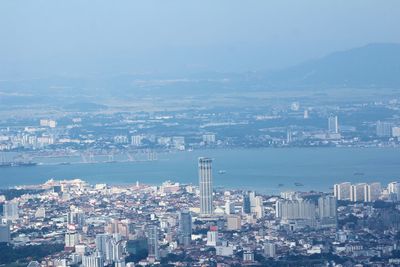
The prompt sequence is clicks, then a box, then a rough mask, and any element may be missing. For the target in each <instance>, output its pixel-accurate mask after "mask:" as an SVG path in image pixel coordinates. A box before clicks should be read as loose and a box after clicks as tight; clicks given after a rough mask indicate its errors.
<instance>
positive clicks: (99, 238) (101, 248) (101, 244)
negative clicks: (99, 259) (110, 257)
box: [95, 234, 111, 258]
mask: <svg viewBox="0 0 400 267" xmlns="http://www.w3.org/2000/svg"><path fill="white" fill-rule="evenodd" d="M110 239H111V236H110V235H108V234H97V235H96V241H95V242H96V250H97V252H99V253H100V254H101V255H102V256H103V257H104V258H105V256H106V251H107V242H109V241H110Z"/></svg>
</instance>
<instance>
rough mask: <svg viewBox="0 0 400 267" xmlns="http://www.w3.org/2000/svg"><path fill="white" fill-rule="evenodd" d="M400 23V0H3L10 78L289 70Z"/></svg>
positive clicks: (398, 32) (4, 64)
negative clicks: (300, 63)
mask: <svg viewBox="0 0 400 267" xmlns="http://www.w3.org/2000/svg"><path fill="white" fill-rule="evenodd" d="M399 25H400V1H398V0H393V1H391V0H385V1H382V0H377V1H370V0H359V1H349V0H343V1H341V0H335V1H333V0H332V1H322V0H315V1H300V0H293V1H284V0H279V1H267V0H247V1H244V0H242V1H236V0H201V1H191V0H182V1H175V0H159V1H152V0H143V1H135V0H104V1H102V0H64V1H61V0H34V1H22V0H1V1H0V77H3V78H7V77H11V76H15V75H16V76H20V75H21V76H34V75H48V74H60V73H66V74H90V73H103V72H140V73H143V72H178V73H179V72H182V73H184V72H187V71H209V70H211V71H213V70H217V71H246V70H264V69H273V68H281V67H285V66H288V65H292V64H296V63H298V62H301V61H304V60H307V59H311V58H315V57H320V56H322V55H325V54H327V53H330V52H333V51H336V50H343V49H348V48H353V47H357V46H362V45H365V44H368V43H374V42H397V43H400V26H399Z"/></svg>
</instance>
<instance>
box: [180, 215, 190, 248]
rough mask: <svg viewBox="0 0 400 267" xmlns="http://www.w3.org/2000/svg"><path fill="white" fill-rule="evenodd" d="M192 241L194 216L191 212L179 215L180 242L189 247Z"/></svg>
mask: <svg viewBox="0 0 400 267" xmlns="http://www.w3.org/2000/svg"><path fill="white" fill-rule="evenodd" d="M191 240H192V215H191V214H190V212H189V211H182V212H180V213H179V230H178V241H179V243H180V244H181V245H183V246H185V247H187V246H189V245H190V242H191Z"/></svg>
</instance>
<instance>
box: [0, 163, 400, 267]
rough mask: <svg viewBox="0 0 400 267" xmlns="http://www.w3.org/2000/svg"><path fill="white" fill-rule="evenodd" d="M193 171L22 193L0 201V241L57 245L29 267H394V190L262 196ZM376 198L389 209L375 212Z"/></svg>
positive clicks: (398, 226) (372, 187)
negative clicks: (183, 176) (180, 177)
mask: <svg viewBox="0 0 400 267" xmlns="http://www.w3.org/2000/svg"><path fill="white" fill-rule="evenodd" d="M198 172H199V185H198V186H193V185H182V184H179V183H173V182H170V181H167V182H165V183H163V184H162V185H160V186H151V185H143V184H140V183H136V184H135V185H126V186H110V185H106V184H96V185H90V184H88V183H86V182H84V181H82V180H79V179H76V180H66V181H55V180H49V181H48V182H46V183H45V184H42V185H37V186H29V187H28V186H26V187H23V189H28V188H29V189H30V190H31V191H30V193H29V194H23V195H21V196H19V197H16V198H14V199H12V200H6V199H5V197H1V196H0V200H1V201H2V202H3V216H2V223H1V225H0V242H3V243H9V244H10V245H11V246H13V247H19V248H24V247H28V246H37V245H43V244H47V245H62V248H63V249H61V250H60V251H58V252H55V253H51V254H50V255H48V256H46V257H44V258H43V259H42V260H41V261H40V262H37V263H36V262H31V263H30V264H31V266H33V265H37V266H60V267H65V266H78V265H80V266H83V267H103V266H110V265H114V266H116V267H125V266H137V265H140V266H152V265H159V264H165V263H172V264H175V265H182V266H215V265H218V266H239V265H257V264H258V265H261V264H264V265H268V264H276V265H279V264H288V263H290V262H292V261H293V259H296V261H300V262H302V263H304V264H307V263H308V262H309V261H310V262H313V263H314V264H315V263H316V262H315V259H319V260H318V262H317V263H318V264H321V266H322V265H324V264H325V265H326V264H331V266H356V264H364V265H365V266H369V265H368V264H378V265H373V266H390V265H387V264H389V262H390V263H394V262H396V261H399V262H400V258H398V257H397V256H396V255H397V254H395V252H396V251H397V249H398V246H399V245H400V243H399V240H398V239H396V234H397V232H398V231H400V219H399V218H400V212H399V210H398V209H397V208H396V207H397V205H398V204H397V203H398V202H397V198H392V197H390V196H391V195H392V194H397V193H398V192H399V191H398V189H397V188H398V187H399V186H398V184H397V183H391V184H389V186H388V187H387V188H385V189H381V188H380V187H378V185H377V183H373V184H363V185H362V186H361V184H354V185H353V184H350V183H341V184H337V185H335V186H334V188H335V190H334V191H335V192H334V195H332V194H327V193H318V192H283V193H281V195H279V196H269V195H263V194H258V193H256V192H254V191H243V190H215V189H214V186H213V177H212V174H213V170H212V159H210V158H199V161H198ZM360 188H362V190H361V189H360ZM378 189H379V190H378ZM35 190H36V191H35ZM386 191H387V193H386ZM351 192H353V193H351ZM378 193H379V194H378ZM361 199H362V200H361ZM338 200H339V201H338ZM343 200H350V201H343ZM375 200H381V201H382V202H383V203H387V205H388V206H387V207H386V206H384V207H379V208H378V207H374V205H373V204H371V202H372V203H373V202H374V201H375ZM352 201H354V202H352ZM380 219H382V222H381V223H380V222H379V221H377V220H380ZM315 255H320V257H315ZM379 264H380V265H379ZM325 265H324V266H325ZM364 265H359V266H364ZM318 266H319V265H318Z"/></svg>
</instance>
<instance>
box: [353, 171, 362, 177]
mask: <svg viewBox="0 0 400 267" xmlns="http://www.w3.org/2000/svg"><path fill="white" fill-rule="evenodd" d="M354 175H356V176H362V175H364V173H363V172H355V173H354Z"/></svg>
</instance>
